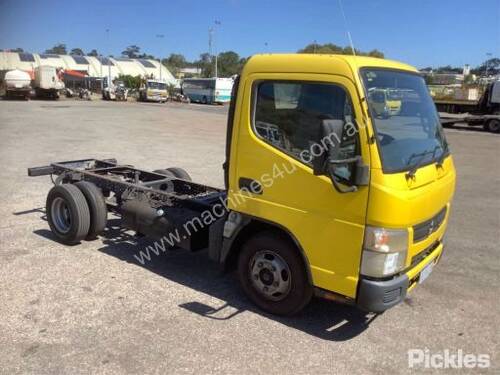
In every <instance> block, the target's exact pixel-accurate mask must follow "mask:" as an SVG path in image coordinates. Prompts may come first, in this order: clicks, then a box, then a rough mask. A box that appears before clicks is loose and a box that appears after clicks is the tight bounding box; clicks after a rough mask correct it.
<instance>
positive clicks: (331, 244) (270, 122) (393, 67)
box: [28, 55, 455, 315]
mask: <svg viewBox="0 0 500 375" xmlns="http://www.w3.org/2000/svg"><path fill="white" fill-rule="evenodd" d="M395 82H396V83H397V88H398V89H399V88H403V89H404V90H406V91H407V92H410V93H412V95H408V96H405V97H403V98H402V103H401V111H399V112H398V113H397V114H394V115H393V116H392V117H391V118H390V119H381V118H379V117H378V116H377V115H376V112H375V109H374V104H373V103H371V102H370V99H369V95H368V92H369V90H380V89H383V90H391V89H394V88H395V86H394V85H395ZM417 98H418V100H416V99H417ZM353 120H354V122H353ZM387 121H391V122H392V124H393V125H392V126H391V127H387V126H386V122H387ZM409 121H412V126H407V124H408V122H409ZM354 123H356V124H357V125H354ZM263 124H264V125H265V126H264V125H263ZM266 124H267V125H266ZM266 126H267V127H266ZM351 126H353V127H354V130H356V131H355V132H350V131H349V129H351V130H352V129H353V128H352V127H351ZM400 127H403V130H404V131H403V132H401V128H400ZM263 129H273V131H272V132H271V131H263ZM331 135H335V137H336V139H337V140H338V144H337V147H334V146H335V144H332V143H330V144H326V143H325V147H326V150H325V152H320V153H315V155H314V158H311V159H307V158H306V157H302V156H300V155H302V154H303V152H306V153H307V145H310V144H312V145H314V144H316V145H320V143H321V142H323V140H325V139H327V138H328V139H330V138H329V137H330V136H331ZM423 135H425V136H423ZM320 141H321V142H320ZM300 150H302V151H301V152H300V155H299V153H298V152H299V151H300ZM225 153H226V162H225V163H224V168H223V169H224V180H225V187H226V189H217V188H213V187H210V186H206V185H203V184H199V183H195V182H193V181H192V180H191V178H190V177H189V175H188V174H187V172H186V171H184V170H182V169H181V168H167V169H162V170H156V171H153V172H149V171H145V170H142V169H137V168H134V167H133V166H130V165H122V164H118V163H117V161H116V160H114V159H106V160H97V159H86V160H76V161H63V162H57V163H52V164H50V165H47V166H42V167H33V168H28V175H29V176H45V175H50V176H51V177H52V180H53V182H54V185H55V186H54V187H52V189H51V190H50V191H49V193H48V195H47V200H46V213H47V221H48V223H49V226H50V228H51V230H52V232H53V233H54V235H55V237H56V238H57V239H58V240H59V241H60V242H62V243H64V244H68V245H73V244H77V243H79V242H80V241H81V240H83V239H87V240H90V239H95V238H96V237H97V236H98V235H99V234H100V233H101V232H102V231H103V230H104V228H105V226H106V222H107V214H108V211H111V212H114V213H116V214H117V215H119V216H121V218H122V225H123V226H124V227H126V228H129V229H132V230H135V231H136V232H137V233H138V234H141V235H146V236H149V237H152V238H155V239H160V240H161V239H163V238H166V237H169V235H170V234H172V233H174V234H176V236H174V237H175V238H176V239H177V240H176V243H175V246H176V247H180V248H184V249H187V250H191V251H196V250H200V249H206V248H208V255H209V258H211V259H213V260H215V261H217V262H219V263H221V264H223V265H224V267H225V268H226V269H227V270H232V269H237V272H238V276H239V279H240V282H241V285H242V288H243V290H244V291H245V293H246V294H247V295H248V296H249V298H250V299H251V300H252V301H253V302H254V303H255V304H257V305H258V306H259V307H260V308H261V309H263V310H265V311H268V312H271V313H274V314H281V315H289V314H293V313H296V312H298V311H299V310H301V309H302V308H303V307H304V306H305V305H306V304H307V303H308V302H309V301H310V299H311V297H312V296H313V295H314V294H316V295H318V296H321V297H323V298H327V299H330V300H334V301H337V302H341V303H345V304H350V305H355V306H357V307H358V308H360V309H363V310H365V311H371V312H375V313H380V312H383V311H385V310H387V309H389V308H391V307H392V306H395V305H397V304H398V303H400V302H402V301H403V299H404V298H405V296H406V294H407V293H409V292H410V291H411V290H413V289H414V288H415V287H416V286H417V285H418V284H421V283H422V282H424V280H426V279H427V277H428V276H429V274H430V273H431V271H432V269H433V268H434V267H435V265H436V264H437V263H438V262H439V260H440V259H441V255H442V253H443V249H444V243H443V237H444V234H445V230H446V226H447V222H448V218H449V212H450V207H451V199H452V196H453V192H454V186H455V169H454V164H453V159H452V156H451V154H450V152H449V149H448V146H447V142H446V138H445V135H444V132H443V130H442V128H441V125H440V123H439V117H438V114H437V112H436V108H435V106H434V104H433V102H432V99H431V98H430V95H429V93H428V90H427V88H426V86H425V82H424V81H423V79H422V77H420V76H419V74H418V71H417V70H416V69H415V68H413V67H411V66H408V65H405V64H402V63H398V62H394V61H389V60H382V59H375V58H368V57H349V56H336V55H257V56H254V57H252V58H251V59H250V60H249V61H248V62H247V63H246V65H245V68H244V69H243V72H242V74H241V76H240V77H239V78H238V79H237V80H236V82H235V84H234V86H233V93H232V100H231V103H230V107H229V113H228V121H227V137H226V152H225ZM310 154H312V148H311V152H310ZM304 155H305V154H304ZM299 156H300V157H299ZM282 165H288V166H290V167H291V168H292V170H291V171H289V172H288V174H286V175H285V176H284V177H283V171H282V170H281V173H280V172H279V171H275V169H276V167H277V166H282ZM268 172H272V173H273V177H274V180H273V179H272V178H271V182H270V181H269V180H270V176H269V173H268ZM266 174H267V177H266V178H264V177H265V176H266ZM54 176H56V178H55V180H54V178H53V177H54ZM242 198H244V199H242ZM238 199H240V201H237V200H238ZM238 202H239V203H238ZM207 212H208V213H210V215H206V213H207ZM207 217H208V219H207ZM203 224H205V225H203Z"/></svg>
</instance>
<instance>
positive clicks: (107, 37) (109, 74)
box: [106, 29, 111, 90]
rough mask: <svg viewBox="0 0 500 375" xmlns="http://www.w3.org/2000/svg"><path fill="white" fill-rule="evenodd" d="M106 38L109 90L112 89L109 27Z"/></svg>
mask: <svg viewBox="0 0 500 375" xmlns="http://www.w3.org/2000/svg"><path fill="white" fill-rule="evenodd" d="M106 39H107V41H108V90H110V89H111V60H110V59H111V53H109V52H111V51H110V49H111V43H110V41H109V29H106Z"/></svg>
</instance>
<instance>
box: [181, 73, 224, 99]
mask: <svg viewBox="0 0 500 375" xmlns="http://www.w3.org/2000/svg"><path fill="white" fill-rule="evenodd" d="M232 89H233V79H232V78H186V79H184V81H183V82H182V93H183V94H184V95H186V96H187V97H188V98H189V99H190V100H191V101H192V102H198V103H203V104H213V103H229V101H230V100H231V90H232Z"/></svg>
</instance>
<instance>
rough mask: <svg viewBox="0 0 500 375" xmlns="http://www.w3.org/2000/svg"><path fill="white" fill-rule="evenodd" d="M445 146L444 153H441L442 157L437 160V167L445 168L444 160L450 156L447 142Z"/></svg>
mask: <svg viewBox="0 0 500 375" xmlns="http://www.w3.org/2000/svg"><path fill="white" fill-rule="evenodd" d="M443 145H444V147H443V152H442V153H441V155H439V158H437V159H436V166H437V167H442V166H443V162H444V159H445V158H446V156H448V154H449V152H448V143H446V142H445V143H444V144H443Z"/></svg>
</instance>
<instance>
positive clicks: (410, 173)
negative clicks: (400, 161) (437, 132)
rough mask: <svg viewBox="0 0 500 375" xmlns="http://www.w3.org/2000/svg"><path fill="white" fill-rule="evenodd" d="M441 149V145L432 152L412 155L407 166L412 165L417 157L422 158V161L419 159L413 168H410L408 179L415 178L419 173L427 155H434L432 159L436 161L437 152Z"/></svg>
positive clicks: (407, 174)
mask: <svg viewBox="0 0 500 375" xmlns="http://www.w3.org/2000/svg"><path fill="white" fill-rule="evenodd" d="M440 148H442V147H441V146H440V145H436V146H435V147H434V148H433V149H432V150H427V151H423V152H419V153H413V154H411V155H410V157H409V158H408V162H407V163H406V165H408V164H410V161H411V160H412V159H413V158H415V157H417V156H420V159H418V161H417V162H416V163H415V164H413V166H412V167H411V168H410V170H409V171H408V173H406V178H413V177H414V176H415V173H416V172H417V169H418V168H420V166H421V165H422V163H423V161H424V159H425V157H426V155H429V154H432V159H434V155H435V154H436V151H437V150H439V149H440ZM443 152H444V151H443Z"/></svg>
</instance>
